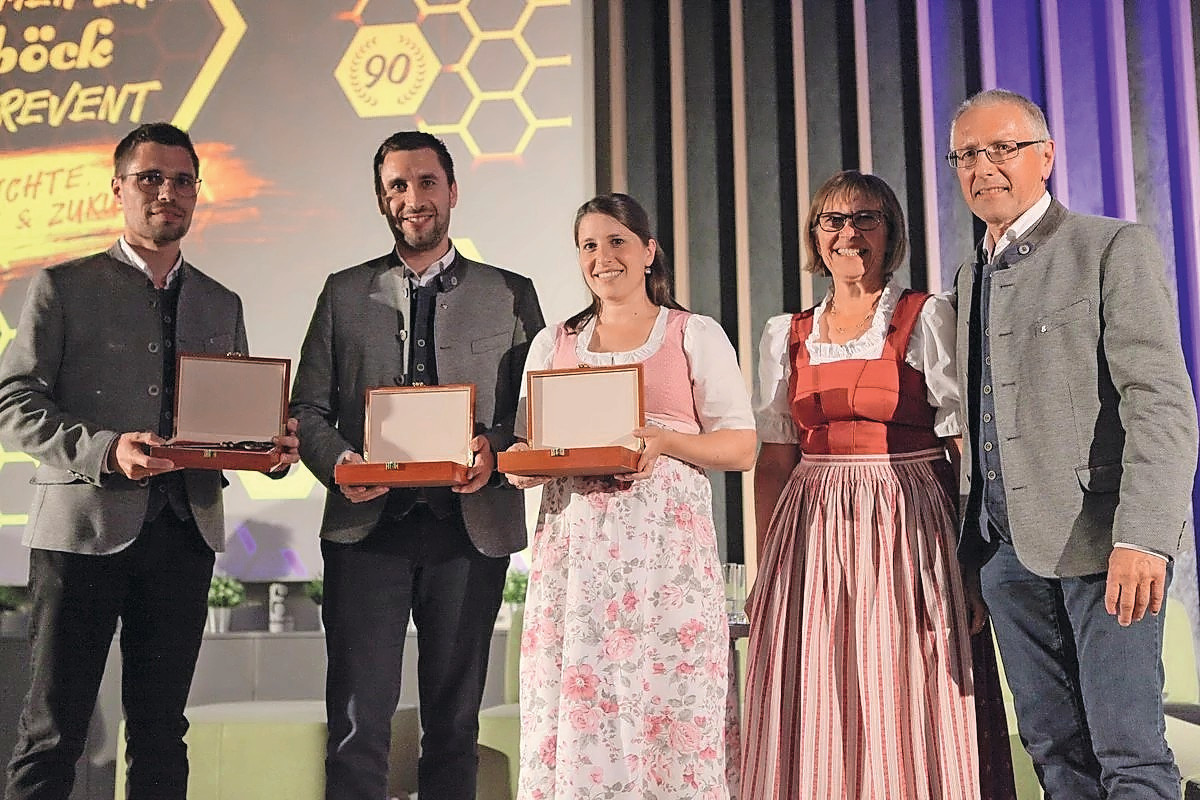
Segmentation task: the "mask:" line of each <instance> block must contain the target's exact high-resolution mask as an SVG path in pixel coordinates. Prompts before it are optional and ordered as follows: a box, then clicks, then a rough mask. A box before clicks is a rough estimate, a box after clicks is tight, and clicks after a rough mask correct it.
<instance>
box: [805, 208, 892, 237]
mask: <svg viewBox="0 0 1200 800" xmlns="http://www.w3.org/2000/svg"><path fill="white" fill-rule="evenodd" d="M883 219H884V217H883V212H882V211H855V212H854V213H853V214H839V213H837V212H836V211H826V212H825V213H824V214H817V227H819V228H820V229H821V230H823V231H828V232H829V233H837V232H838V231H840V230H841V229H842V228H844V227H846V223H847V222H848V223H850V224H851V225H853V226H854V229H855V230H859V231H873V230H875V229H876V228H878V227H879V225H880V223H882V222H883Z"/></svg>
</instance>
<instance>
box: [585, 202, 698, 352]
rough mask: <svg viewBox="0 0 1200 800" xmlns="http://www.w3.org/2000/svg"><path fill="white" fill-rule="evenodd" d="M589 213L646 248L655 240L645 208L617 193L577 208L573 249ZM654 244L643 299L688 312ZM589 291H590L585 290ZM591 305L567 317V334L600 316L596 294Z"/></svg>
mask: <svg viewBox="0 0 1200 800" xmlns="http://www.w3.org/2000/svg"><path fill="white" fill-rule="evenodd" d="M588 214H603V215H604V216H606V217H611V218H612V219H615V220H616V221H617V222H619V223H621V224H622V225H624V226H625V227H626V228H628V229H629V230H631V231H632V232H633V234H634V235H635V236H637V237H638V239H640V240H641V242H642V245H643V246H645V247H649V246H650V240H651V239H654V236H653V234H651V232H650V217H649V216H648V215H647V214H646V209H644V208H642V206H641V204H640V203H638V201H637V200H634V199H633V198H632V197H630V196H629V195H627V194H621V193H620V192H611V193H609V194H599V195H596V196H595V197H593V198H592V199H591V200H588V201H587V202H586V203H584V204H583V205H581V206H580V207H579V210H578V211H576V212H575V247H576V248H578V247H579V223H580V221H581V220H582V219H583V218H584V217H585V216H587V215H588ZM655 244H656V245H657V246H656V247H655V248H654V261H653V263H651V264H650V266H649V267H647V269H648V270H649V273H648V274H647V275H646V297H648V298H650V302H651V303H654V305H656V306H666V307H667V308H674V309H677V310H679V311H687V309H686V308H684V307H683V306H681V305H679V303H678V302H676V301H675V295H674V293H673V292H672V291H671V287H672V284H673V283H674V278H675V276H674V274H673V273H672V272H671V267H670V265H668V264H667V257H666V255H665V254H664V253H663V249H662V245H661V244H659V243H658V240H655ZM588 291H589V292H591V290H590V289H589V290H588ZM591 295H592V302H591V303H590V304H588V306H587V308H585V309H583V310H582V311H580V312H579V313H577V314H575V315H574V316H572V317H570V318H569V319H568V320H567V321H566V322H565V323H564V325H565V327H566V329H567V330H568V331H571V332H575V331H578V330H579V329H580V328H582V327H583V326H584V325H586V324H587V322H588V320H590V319H592V318H593V317H595V316H597V315H598V314H599V313H600V298H599V297H597V296H596V293H595V292H591Z"/></svg>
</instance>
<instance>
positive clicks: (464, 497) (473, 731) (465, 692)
mask: <svg viewBox="0 0 1200 800" xmlns="http://www.w3.org/2000/svg"><path fill="white" fill-rule="evenodd" d="M375 197H376V202H377V203H378V206H379V212H380V213H381V214H382V215H383V217H384V218H385V219H386V220H387V222H388V225H389V226H390V228H391V230H392V235H393V238H394V239H395V247H394V248H393V249H392V250H391V251H389V252H388V253H386V254H385V255H382V256H380V257H379V258H375V259H372V260H370V261H367V262H365V263H363V264H359V265H357V266H354V267H350V268H349V269H346V270H342V271H341V272H337V273H335V274H333V275H331V276H330V277H329V279H328V280H327V281H326V283H325V288H324V290H323V291H322V292H321V295H320V297H319V298H318V300H317V307H316V311H315V312H314V313H313V318H312V324H311V326H310V327H309V330H308V335H307V336H306V338H305V340H304V346H303V349H302V350H301V354H300V365H299V368H298V369H297V372H296V384H295V389H294V391H293V393H292V410H293V412H294V414H295V416H296V418H297V419H298V420H299V421H300V437H301V440H302V441H303V445H302V447H301V451H300V452H301V456H302V457H303V459H304V463H305V464H306V465H307V466H308V468H309V469H310V470H312V472H313V474H314V475H316V476H317V478H318V479H320V481H321V482H322V483H323V484H325V486H326V487H327V488H328V490H329V491H328V493H327V494H326V501H325V516H324V520H323V521H322V524H321V538H322V541H321V552H322V554H323V555H324V559H325V597H324V602H323V604H322V606H321V613H322V616H323V619H324V622H325V636H326V647H327V651H328V656H329V670H328V675H327V681H326V705H327V711H328V719H329V742H328V750H327V753H326V760H325V774H326V788H325V795H326V797H327V798H331V800H360V799H361V800H379V798H382V797H386V796H387V794H386V792H387V769H388V749H389V740H390V735H391V718H392V713H393V711H394V710H395V708H396V704H397V702H398V701H399V697H400V669H401V659H402V656H403V652H404V643H405V637H406V634H407V630H408V621H409V615H410V613H411V615H412V619H413V622H414V623H415V624H416V627H417V637H418V638H417V649H418V665H417V680H418V694H419V697H420V705H421V724H422V728H423V735H422V740H421V760H420V764H419V767H418V784H419V787H418V788H419V794H420V795H421V796H422V797H431V798H436V799H437V800H469V799H471V798H474V797H475V783H476V778H475V775H476V770H477V757H476V752H475V748H476V740H477V738H478V732H479V729H478V715H479V705H480V702H481V700H482V697H483V684H484V678H485V677H486V674H487V660H488V649H489V646H490V642H491V636H492V628H493V625H494V624H495V619H496V612H497V611H498V610H499V608H500V596H501V591H502V589H503V586H504V577H505V572H506V571H507V568H508V556H509V554H510V553H513V552H516V551H517V550H520V549H521V548H523V547H524V546H525V538H526V531H525V514H524V505H523V503H522V498H521V493H520V492H517V491H515V490H513V489H512V488H510V487H508V486H507V481H505V480H503V478H502V476H501V475H499V474H497V473H495V471H494V466H495V455H494V454H495V453H497V452H500V451H502V450H504V449H506V448H507V447H508V446H509V445H511V444H512V443H513V441H514V439H513V434H512V429H513V416H514V414H515V410H516V401H517V394H518V388H519V384H520V377H521V369H522V367H523V365H524V361H525V352H526V349H527V347H528V343H529V341H530V340H531V339H532V338H533V336H534V334H536V333H537V332H538V331H539V330H541V328H542V327H543V325H544V322H543V320H542V312H541V309H540V307H539V305H538V300H537V294H536V292H535V291H534V288H533V284H532V282H530V280H529V279H528V278H524V277H521V276H520V275H517V274H515V273H512V272H507V271H505V270H502V269H497V268H496V267H492V266H488V265H487V264H480V263H478V262H476V261H472V260H470V259H468V258H465V257H464V256H463V255H462V254H461V253H459V252H457V250H456V249H455V248H454V245H453V244H452V243H451V241H450V238H449V228H450V210H451V209H452V208H453V207H454V206H455V204H456V203H457V202H458V184H457V183H456V182H455V179H454V162H453V160H452V159H451V157H450V153H449V152H448V151H447V150H446V146H445V145H444V144H443V143H442V142H441V140H439V139H437V138H435V137H434V136H431V135H429V134H427V133H421V132H417V131H403V132H400V133H396V134H393V135H392V136H390V137H388V139H386V140H385V141H384V142H383V144H381V145H380V147H379V149H378V151H377V152H376V154H375ZM452 383H473V384H475V422H476V434H477V435H476V436H475V437H474V438H473V439H472V441H471V449H472V450H474V451H475V456H476V457H475V466H473V467H472V468H471V470H470V472H469V474H468V483H467V484H465V485H464V486H461V487H456V488H455V489H454V490H453V491H451V490H449V489H445V488H440V487H439V488H429V489H419V490H413V489H393V490H391V491H389V490H388V489H387V488H386V487H379V486H342V487H338V486H336V485H334V483H333V471H334V467H335V466H336V465H337V464H338V463H342V462H360V461H362V450H363V418H364V398H365V393H366V391H367V390H368V389H371V388H374V387H378V386H395V385H417V384H427V385H433V384H452ZM412 424H413V425H421V424H422V420H420V419H414V420H412Z"/></svg>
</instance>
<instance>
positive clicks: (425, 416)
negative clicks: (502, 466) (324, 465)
mask: <svg viewBox="0 0 1200 800" xmlns="http://www.w3.org/2000/svg"><path fill="white" fill-rule="evenodd" d="M363 434H364V435H363V459H364V460H365V461H366V463H365V464H338V465H337V466H336V467H334V469H333V480H334V481H335V482H336V483H337V484H338V485H340V486H393V487H397V486H408V487H417V486H460V485H462V484H464V483H466V482H467V470H468V469H470V468H471V466H472V465H473V464H474V463H475V454H474V453H473V452H472V451H471V439H472V438H473V436H474V435H475V385H474V384H469V383H464V384H451V385H447V386H384V387H380V388H378V389H371V390H369V391H368V392H367V412H366V421H365V424H364V431H363Z"/></svg>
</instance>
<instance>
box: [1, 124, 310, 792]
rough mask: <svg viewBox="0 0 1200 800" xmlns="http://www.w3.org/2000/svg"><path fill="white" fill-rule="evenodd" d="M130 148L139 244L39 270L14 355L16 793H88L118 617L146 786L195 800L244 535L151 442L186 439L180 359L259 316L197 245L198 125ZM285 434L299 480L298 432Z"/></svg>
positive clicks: (120, 156)
mask: <svg viewBox="0 0 1200 800" xmlns="http://www.w3.org/2000/svg"><path fill="white" fill-rule="evenodd" d="M113 161H114V167H115V168H114V170H113V172H114V176H113V178H112V192H113V196H114V197H115V198H116V201H117V205H119V206H120V207H121V209H122V211H123V214H124V232H123V234H122V235H121V238H120V239H118V240H117V242H116V243H115V244H114V245H113V246H112V247H110V248H109V249H108V250H107V251H106V252H103V253H96V254H94V255H90V256H86V257H84V258H81V259H77V260H74V261H68V262H67V263H65V264H59V265H57V266H53V267H50V268H48V269H45V270H43V271H41V272H40V273H38V274H37V275H36V276H34V278H33V281H32V283H31V284H30V287H29V294H28V298H27V300H26V302H25V308H24V310H23V311H22V312H21V317H20V323H19V325H18V327H17V335H16V338H15V339H13V341H12V342H11V343H10V344H9V345H8V348H7V349H6V350H5V352H4V358H3V360H2V361H0V444H2V445H3V446H4V448H5V449H7V450H20V451H23V452H26V453H28V454H29V455H31V456H33V457H34V458H36V459H37V460H38V461H39V462H40V464H39V465H38V468H37V470H36V471H35V472H34V477H33V482H34V484H36V486H37V488H36V489H35V492H34V499H33V505H32V507H31V510H30V512H29V522H28V523H27V524H26V526H25V537H24V543H25V544H26V545H27V546H29V547H30V548H31V550H30V555H29V592H30V597H31V599H32V604H33V619H32V624H31V626H30V627H31V637H30V643H31V649H32V654H31V663H30V672H31V688H30V691H29V694H28V695H27V697H26V699H25V707H24V710H23V711H22V712H21V718H20V721H19V723H18V728H17V745H16V748H15V750H14V752H13V756H12V761H11V762H10V763H9V767H8V783H7V786H8V788H7V790H6V793H5V795H4V796H5V798H6V799H7V800H66V798H67V797H68V795H70V794H71V787H72V785H73V783H74V780H75V762H76V761H77V760H78V759H79V757H80V755H81V754H82V753H83V747H84V742H85V740H86V738H87V730H88V723H89V721H90V719H91V716H92V709H93V708H95V705H96V695H97V693H98V692H99V688H100V679H101V676H102V675H103V673H104V663H105V660H106V659H107V657H108V650H109V646H110V645H111V644H112V639H113V634H114V632H115V630H116V627H117V620H118V619H119V620H120V621H121V634H120V636H121V639H120V645H121V660H122V671H123V675H122V686H121V701H122V704H123V705H124V709H125V718H126V722H127V725H126V744H127V749H126V752H127V756H126V757H127V760H128V762H129V773H128V781H129V782H128V796H129V797H130V798H133V799H134V800H137V799H138V798H142V799H143V800H151V799H152V800H183V798H185V797H186V796H187V778H188V764H187V750H186V748H185V746H184V743H183V734H184V732H185V731H186V730H187V720H186V719H184V716H183V709H184V705H185V704H186V702H187V696H188V690H189V688H190V686H191V682H192V673H193V671H194V669H195V666H196V657H197V655H198V653H199V650H200V640H201V637H202V635H203V630H204V618H205V613H206V607H205V606H206V600H207V597H208V585H209V579H210V578H211V576H212V568H213V561H214V552H216V551H220V550H223V549H224V547H225V522H224V519H223V514H222V507H221V473H220V472H218V471H213V470H176V468H175V465H174V464H173V463H172V462H170V461H167V460H165V459H161V458H153V457H151V456H150V455H149V454H148V453H147V451H146V447H147V446H148V445H153V444H161V443H162V442H163V437H165V436H169V435H170V434H171V432H172V423H171V415H172V413H173V411H174V403H173V396H172V395H173V389H174V383H175V381H174V373H175V354H176V352H177V351H185V352H193V353H195V352H202V353H212V354H219V355H224V354H226V353H229V352H233V351H236V352H241V353H245V352H246V329H245V325H244V324H243V320H242V302H241V300H240V299H239V298H238V296H237V295H236V294H234V293H233V292H231V291H229V290H228V289H226V288H225V287H224V286H222V285H221V284H219V283H217V282H216V281H214V280H213V279H212V278H210V277H208V276H207V275H205V274H204V273H202V272H200V270H198V269H196V268H195V267H194V266H192V265H191V264H189V263H188V262H187V261H185V260H184V258H183V254H182V251H181V245H180V241H181V240H182V239H183V237H184V235H185V234H187V232H188V227H189V226H190V224H191V221H192V211H193V210H194V209H195V207H196V190H197V187H198V186H199V184H200V178H199V172H200V160H199V158H198V157H197V156H196V151H195V148H194V147H193V146H192V142H191V140H190V139H189V138H188V135H187V134H186V133H184V132H183V131H181V130H179V129H178V128H176V127H174V126H172V125H168V124H166V123H152V124H147V125H142V126H140V127H138V128H136V129H135V130H133V131H132V132H131V133H130V134H129V135H127V136H126V137H125V138H124V139H122V140H121V142H120V143H119V144H118V145H117V148H116V151H115V153H114V154H113ZM288 427H289V430H290V431H294V430H295V421H294V420H291V421H289V423H288ZM274 444H275V446H276V455H277V458H276V459H275V462H276V467H277V468H278V469H276V470H275V471H274V473H275V474H276V475H282V474H283V473H284V472H285V471H286V469H285V467H286V466H287V465H288V464H290V463H295V462H296V461H298V460H299V453H298V452H297V446H298V444H299V443H298V441H297V440H296V437H295V436H293V435H290V434H289V435H286V436H276V437H275V439H274Z"/></svg>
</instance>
